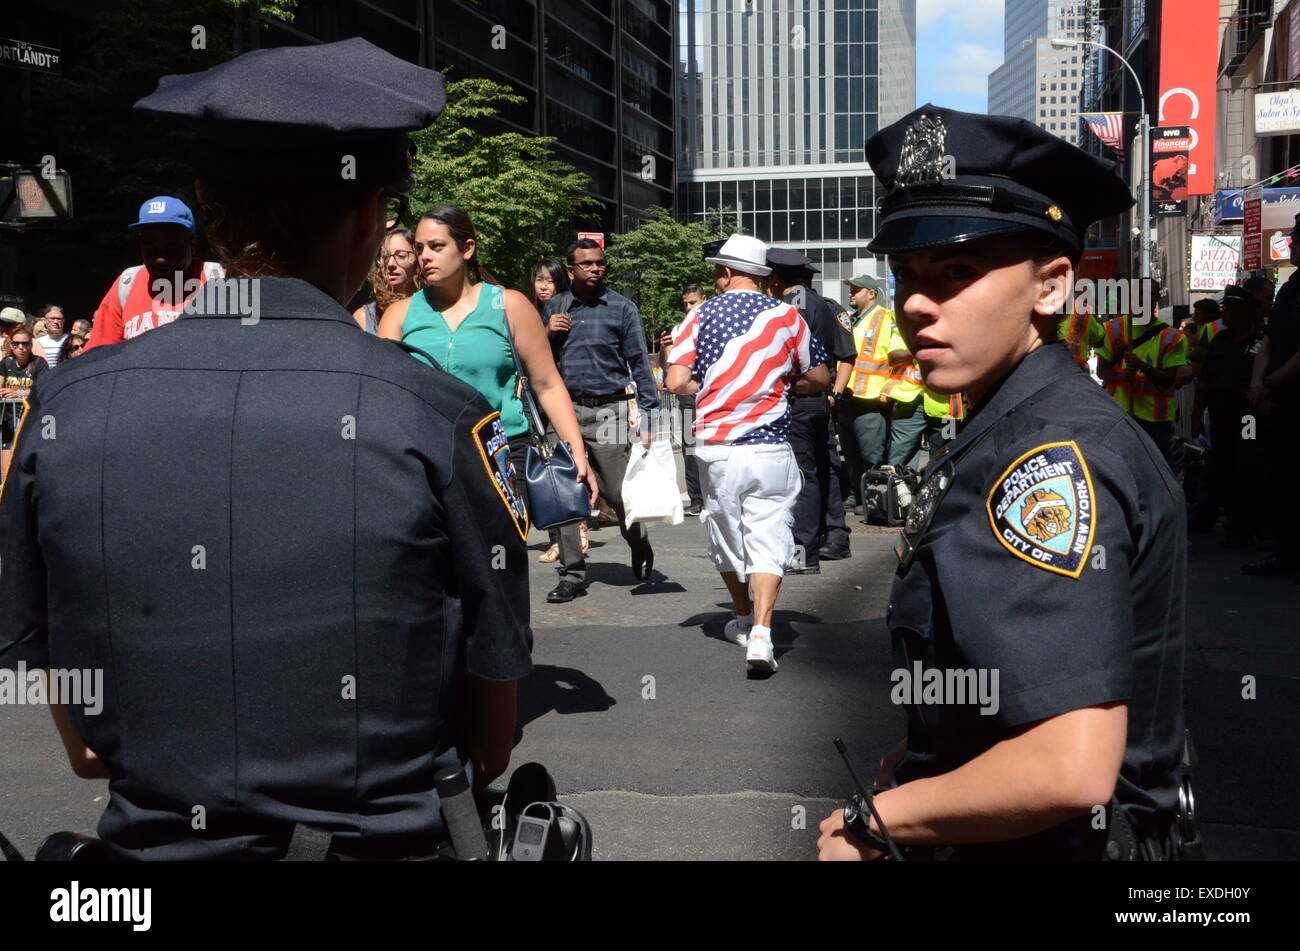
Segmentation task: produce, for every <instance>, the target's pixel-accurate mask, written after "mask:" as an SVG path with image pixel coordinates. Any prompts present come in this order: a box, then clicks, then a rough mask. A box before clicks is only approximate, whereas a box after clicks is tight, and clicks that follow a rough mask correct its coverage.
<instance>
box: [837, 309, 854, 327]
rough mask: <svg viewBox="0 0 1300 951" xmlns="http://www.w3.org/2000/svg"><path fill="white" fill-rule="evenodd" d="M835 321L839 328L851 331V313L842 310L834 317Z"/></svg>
mask: <svg viewBox="0 0 1300 951" xmlns="http://www.w3.org/2000/svg"><path fill="white" fill-rule="evenodd" d="M835 319H836V320H838V321H839V322H840V326H841V327H843V328H844V329H845V330H852V329H853V311H851V310H842V311H840V312H839V313H838V314H837V315H836V317H835Z"/></svg>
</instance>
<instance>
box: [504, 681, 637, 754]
mask: <svg viewBox="0 0 1300 951" xmlns="http://www.w3.org/2000/svg"><path fill="white" fill-rule="evenodd" d="M616 703H618V701H617V700H615V699H614V698H613V697H611V696H610V695H609V694H608V693H606V692H605V688H604V687H603V686H602V685H601V683H600V682H599V681H598V680H594V679H593V678H591V677H588V676H587V675H586V674H584V673H583V672H582V671H580V670H577V669H575V668H573V667H556V666H554V665H551V664H534V665H533V671H532V673H530V674H529V675H528V676H527V677H525V678H524V679H523V680H521V681H520V682H519V713H518V725H517V726H516V727H515V741H514V745H516V746H518V745H519V741H520V740H521V739H523V736H524V727H526V726H527V725H528V724H530V723H532V722H533V721H534V720H537V719H539V718H541V717H544V716H546V714H548V713H550V712H551V711H554V712H556V713H559V714H566V713H603V712H605V711H606V710H608V709H609V708H610V707H612V706H614V704H616Z"/></svg>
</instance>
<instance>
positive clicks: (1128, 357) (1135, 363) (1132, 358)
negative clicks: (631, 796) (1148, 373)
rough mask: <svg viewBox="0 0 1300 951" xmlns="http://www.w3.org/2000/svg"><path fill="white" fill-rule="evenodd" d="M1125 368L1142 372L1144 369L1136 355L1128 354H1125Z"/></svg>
mask: <svg viewBox="0 0 1300 951" xmlns="http://www.w3.org/2000/svg"><path fill="white" fill-rule="evenodd" d="M1124 366H1126V367H1128V369H1130V370H1140V369H1142V366H1143V363H1142V361H1141V360H1139V359H1138V358H1137V356H1136V355H1134V354H1132V353H1126V354H1124Z"/></svg>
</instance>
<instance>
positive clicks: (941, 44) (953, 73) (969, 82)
mask: <svg viewBox="0 0 1300 951" xmlns="http://www.w3.org/2000/svg"><path fill="white" fill-rule="evenodd" d="M1002 4H1003V0H916V104H917V105H918V106H921V105H924V104H925V103H927V102H932V103H934V104H935V105H937V106H947V107H949V108H953V109H961V110H963V111H966V112H987V111H988V91H989V82H988V79H989V73H991V72H992V71H993V70H994V69H995V68H997V67H998V66H999V65H1001V63H1002Z"/></svg>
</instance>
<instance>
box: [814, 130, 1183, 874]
mask: <svg viewBox="0 0 1300 951" xmlns="http://www.w3.org/2000/svg"><path fill="white" fill-rule="evenodd" d="M946 156H952V159H953V160H955V163H956V164H955V168H956V172H957V174H956V176H955V177H945V176H944V171H945V168H944V166H945V162H946V161H947V159H946ZM867 158H868V160H869V161H870V163H871V166H872V168H873V170H874V171H875V173H876V176H877V177H878V178H879V180H880V181H881V182H882V183H883V184H884V185H885V186H886V188H887V189H889V191H888V193H887V194H886V196H885V198H884V199H883V203H882V208H881V212H882V213H881V221H880V228H879V231H878V232H877V234H876V236H875V238H874V239H873V241H872V243H871V244H870V245H869V246H868V247H869V249H870V250H871V251H874V252H876V253H886V254H888V255H890V261H889V266H890V268H891V270H892V271H893V274H894V279H895V282H896V285H897V294H896V301H897V307H898V309H897V316H898V321H899V325H900V329H901V331H902V334H903V336H904V339H905V340H906V343H907V346H908V348H909V349H910V350H911V351H912V353H913V354H914V355H915V357H916V359H917V362H918V364H919V366H920V368H921V372H922V374H923V375H924V377H925V382H926V384H927V385H928V386H930V387H931V389H933V390H935V391H936V392H939V393H955V392H961V393H964V394H965V395H966V396H967V397H968V398H969V399H970V400H971V404H972V412H971V415H970V416H968V417H967V419H966V420H965V421H964V422H963V424H962V427H961V429H960V432H959V433H958V435H957V437H956V438H955V439H954V440H953V441H952V442H950V443H948V444H947V445H946V446H945V447H944V449H943V450H942V451H941V452H939V453H938V454H936V459H935V460H934V461H933V462H932V463H931V464H930V465H929V466H928V467H927V470H926V473H925V476H926V479H925V482H924V483H923V484H922V487H921V488H920V490H919V491H918V493H917V496H916V500H915V501H914V503H913V506H912V508H911V510H910V511H909V518H908V522H907V524H906V526H905V533H904V535H903V537H902V538H900V540H899V545H898V548H897V551H898V553H899V557H900V561H901V564H900V567H899V569H898V572H897V575H896V576H895V580H894V588H893V593H892V603H891V604H890V606H889V610H888V617H887V621H888V625H889V628H890V631H891V634H892V637H893V641H894V646H895V655H896V659H897V669H896V671H895V675H894V676H895V688H894V691H893V695H894V698H895V702H898V703H903V704H906V705H907V708H908V732H907V738H906V740H904V741H903V742H902V743H900V744H899V745H898V747H896V748H895V749H894V750H893V751H892V752H891V753H890V754H889V755H888V756H886V758H885V760H884V762H882V766H881V772H880V775H879V776H878V777H877V783H878V785H881V786H889V785H891V784H892V783H893V782H894V781H896V782H897V786H896V787H895V788H889V789H886V790H885V791H883V792H881V793H880V794H879V795H878V796H877V797H876V807H877V809H878V810H879V814H880V818H881V819H882V820H883V822H884V825H885V827H886V828H887V829H888V831H889V832H890V833H891V834H892V836H893V838H894V840H895V841H896V842H897V843H898V844H899V845H901V846H909V847H912V848H913V849H915V850H918V851H919V852H924V851H925V850H926V849H927V847H936V851H935V852H933V853H930V854H934V855H935V856H936V857H941V856H947V857H953V858H1098V857H1101V856H1102V855H1103V854H1106V853H1107V852H1108V842H1107V836H1108V833H1109V832H1110V830H1111V829H1116V830H1118V829H1119V828H1121V827H1123V825H1124V824H1125V823H1126V822H1127V823H1128V824H1129V825H1131V827H1132V828H1133V830H1134V831H1135V833H1136V836H1137V839H1138V841H1139V842H1140V843H1142V846H1141V847H1142V848H1143V849H1144V850H1147V852H1148V854H1159V855H1168V854H1170V853H1171V852H1172V851H1173V847H1172V845H1171V842H1170V838H1171V824H1172V823H1173V820H1174V817H1175V811H1176V804H1177V793H1178V784H1179V782H1180V760H1181V755H1182V751H1183V739H1184V730H1183V705H1182V675H1183V655H1184V633H1183V612H1184V585H1185V574H1186V551H1185V549H1186V544H1187V543H1186V525H1185V521H1186V520H1185V513H1184V509H1183V498H1182V493H1181V492H1180V491H1179V488H1178V485H1177V484H1176V483H1175V481H1174V479H1173V476H1172V474H1171V473H1170V471H1169V468H1168V466H1166V465H1165V464H1164V462H1163V460H1162V459H1161V457H1160V454H1159V452H1158V451H1157V450H1156V447H1155V446H1154V445H1153V444H1152V442H1151V440H1150V439H1149V438H1147V436H1146V435H1145V434H1144V433H1143V432H1142V430H1141V429H1139V428H1138V425H1137V423H1135V422H1134V421H1133V420H1131V419H1129V418H1128V417H1127V416H1126V415H1125V414H1124V412H1123V411H1122V410H1121V409H1120V408H1119V407H1118V405H1116V403H1115V402H1114V400H1112V399H1111V398H1110V397H1109V396H1107V395H1106V393H1105V391H1103V390H1102V389H1101V388H1100V387H1098V386H1097V385H1096V384H1095V383H1094V382H1093V381H1092V380H1091V379H1090V378H1089V377H1088V375H1087V373H1086V372H1085V371H1084V370H1083V369H1082V368H1081V367H1080V366H1079V365H1078V363H1077V362H1076V361H1075V360H1074V358H1073V356H1071V354H1070V352H1069V351H1068V350H1067V349H1066V347H1065V346H1063V345H1061V344H1060V343H1057V342H1054V341H1055V340H1056V326H1057V323H1058V321H1059V315H1060V312H1061V307H1062V305H1063V304H1065V303H1068V302H1066V301H1065V295H1066V293H1067V289H1068V288H1069V287H1070V285H1071V283H1072V282H1071V281H1070V279H1069V278H1070V268H1071V265H1072V263H1073V262H1077V261H1078V259H1079V255H1080V252H1081V248H1082V244H1083V236H1084V233H1085V230H1086V229H1087V227H1088V225H1090V224H1091V223H1092V222H1094V221H1096V220H1098V219H1100V218H1103V217H1106V216H1109V215H1114V214H1118V213H1120V212H1122V211H1124V210H1125V209H1127V208H1128V207H1130V206H1131V205H1132V203H1133V202H1132V198H1131V197H1130V195H1129V193H1128V189H1127V188H1126V186H1125V185H1124V182H1123V181H1122V180H1121V179H1120V178H1119V177H1118V176H1117V175H1116V174H1115V171H1114V163H1112V162H1109V161H1103V160H1101V159H1098V158H1094V157H1093V156H1090V155H1088V154H1086V153H1085V152H1083V151H1082V150H1080V149H1077V148H1075V147H1074V146H1072V145H1069V144H1068V143H1066V142H1063V141H1062V140H1060V139H1059V138H1057V137H1056V136H1054V135H1051V134H1050V133H1048V132H1045V131H1043V130H1042V129H1040V128H1038V127H1037V126H1035V125H1034V124H1032V123H1030V122H1026V121H1024V120H1022V119H1017V118H1010V117H1005V116H983V115H972V114H969V113H963V112H956V111H953V110H949V109H943V108H938V107H935V106H932V105H926V106H923V107H922V108H920V109H918V110H916V111H914V112H913V113H911V114H910V115H908V116H905V117H904V118H903V119H901V120H900V121H898V122H897V123H894V124H893V125H891V126H889V127H887V128H885V129H883V130H881V131H880V132H879V133H877V134H876V135H874V136H872V137H871V139H869V140H868V142H867ZM900 677H902V678H903V679H902V680H900V679H898V678H900ZM968 688H969V689H968ZM1112 797H1113V798H1112ZM1108 807H1110V808H1109V809H1108ZM850 818H851V819H852V820H853V824H852V825H851V826H850V827H848V828H846V827H845V822H844V813H843V811H837V812H835V813H834V814H832V815H831V816H830V817H829V818H827V819H826V820H825V821H824V822H823V823H822V827H821V828H822V833H823V834H822V838H821V840H820V842H819V847H820V849H821V857H822V858H823V859H830V858H866V859H872V858H878V857H879V856H880V855H881V854H882V851H883V849H884V843H883V842H882V841H881V838H880V827H879V824H878V823H877V822H876V821H875V819H874V818H868V819H866V820H865V821H864V819H863V817H862V816H861V815H860V814H859V815H854V816H851V817H850ZM1099 819H1100V821H1099ZM1099 826H1104V828H1099ZM1109 844H1110V845H1115V844H1117V843H1109ZM937 847H943V848H942V849H938V848H937ZM949 849H951V850H952V851H949Z"/></svg>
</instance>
